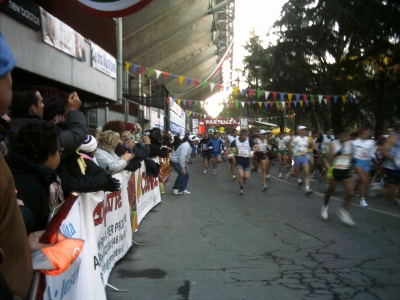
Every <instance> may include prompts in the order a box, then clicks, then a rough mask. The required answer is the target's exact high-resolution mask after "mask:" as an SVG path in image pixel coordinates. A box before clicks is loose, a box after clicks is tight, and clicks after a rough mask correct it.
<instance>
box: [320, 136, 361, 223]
mask: <svg viewBox="0 0 400 300" xmlns="http://www.w3.org/2000/svg"><path fill="white" fill-rule="evenodd" d="M337 133H338V138H339V139H338V140H335V141H333V142H331V143H329V145H328V152H327V156H326V158H327V159H328V162H332V167H330V168H329V170H328V177H329V187H328V189H327V191H326V192H325V196H324V205H323V206H322V209H321V218H322V219H324V220H326V219H328V203H329V200H330V198H331V196H332V194H333V192H334V191H335V189H336V185H337V183H338V182H341V181H343V183H344V186H345V188H346V196H345V199H344V202H343V205H342V207H340V208H338V210H337V212H336V213H337V215H338V216H339V218H340V219H341V220H342V222H343V223H345V224H347V225H349V226H354V225H356V223H354V221H353V219H352V217H351V215H350V213H349V212H348V210H349V207H350V202H351V199H352V198H353V196H354V179H353V177H352V176H351V174H350V170H349V169H350V163H351V158H352V155H353V146H352V144H351V142H350V141H349V139H350V135H349V133H348V132H347V131H346V130H345V129H341V130H339V131H337Z"/></svg>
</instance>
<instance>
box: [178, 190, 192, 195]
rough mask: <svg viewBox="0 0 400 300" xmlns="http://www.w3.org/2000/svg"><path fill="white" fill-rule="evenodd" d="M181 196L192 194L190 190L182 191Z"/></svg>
mask: <svg viewBox="0 0 400 300" xmlns="http://www.w3.org/2000/svg"><path fill="white" fill-rule="evenodd" d="M179 195H190V192H189V191H188V190H184V191H180V192H179Z"/></svg>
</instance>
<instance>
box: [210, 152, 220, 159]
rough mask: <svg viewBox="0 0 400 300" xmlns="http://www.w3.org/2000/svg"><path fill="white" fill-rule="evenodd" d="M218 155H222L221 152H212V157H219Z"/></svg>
mask: <svg viewBox="0 0 400 300" xmlns="http://www.w3.org/2000/svg"><path fill="white" fill-rule="evenodd" d="M218 156H221V152H214V153H211V158H217V157H218Z"/></svg>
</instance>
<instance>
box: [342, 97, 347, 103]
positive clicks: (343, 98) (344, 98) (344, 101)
mask: <svg viewBox="0 0 400 300" xmlns="http://www.w3.org/2000/svg"><path fill="white" fill-rule="evenodd" d="M342 100H343V103H346V95H343V96H342Z"/></svg>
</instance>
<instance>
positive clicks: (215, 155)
mask: <svg viewBox="0 0 400 300" xmlns="http://www.w3.org/2000/svg"><path fill="white" fill-rule="evenodd" d="M221 145H222V146H223V145H224V142H223V141H222V140H221V139H220V137H219V133H218V131H216V132H214V134H213V137H212V138H211V139H210V140H209V141H208V143H207V147H208V148H209V149H210V150H211V161H212V164H213V175H215V174H217V169H216V168H217V165H218V164H219V163H220V162H221Z"/></svg>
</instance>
